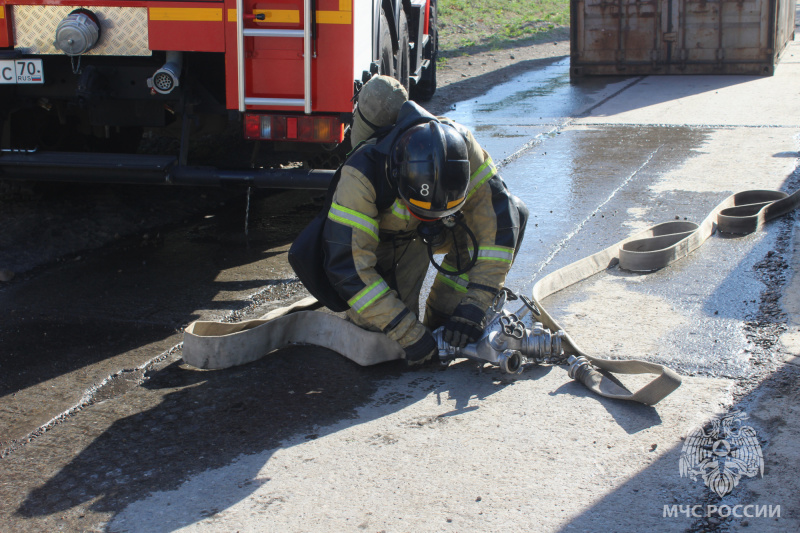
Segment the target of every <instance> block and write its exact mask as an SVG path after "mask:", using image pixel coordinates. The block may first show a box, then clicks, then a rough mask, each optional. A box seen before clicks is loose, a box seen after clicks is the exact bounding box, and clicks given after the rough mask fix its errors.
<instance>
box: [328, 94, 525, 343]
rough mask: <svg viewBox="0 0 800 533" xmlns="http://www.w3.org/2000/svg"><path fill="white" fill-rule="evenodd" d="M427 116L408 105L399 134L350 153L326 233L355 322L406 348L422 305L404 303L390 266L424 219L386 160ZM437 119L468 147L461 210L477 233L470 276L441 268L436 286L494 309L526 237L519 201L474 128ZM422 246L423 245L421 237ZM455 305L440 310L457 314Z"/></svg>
mask: <svg viewBox="0 0 800 533" xmlns="http://www.w3.org/2000/svg"><path fill="white" fill-rule="evenodd" d="M429 120H436V118H435V117H433V116H432V115H430V114H429V113H427V112H426V111H425V110H423V109H422V108H420V107H419V106H417V105H416V104H414V103H413V102H408V103H406V104H404V105H403V108H402V109H401V111H400V114H399V116H398V120H397V123H396V126H395V127H394V129H393V130H392V131H393V132H395V135H391V134H390V135H388V136H387V137H385V138H384V139H382V140H379V141H377V142H368V143H366V144H363V145H361V146H360V147H359V148H358V149H357V150H356V151H355V152H354V153H352V154H351V155H350V157H349V158H348V160H347V161H346V162H345V164H344V166H343V167H342V169H341V177H340V180H339V183H338V185H337V186H336V189H335V192H334V194H333V201H332V204H331V206H330V210H329V211H328V218H327V220H326V222H325V227H324V230H323V243H324V244H323V247H324V252H325V270H326V273H327V276H328V279H329V280H330V282H331V283H332V284H333V286H334V287H335V289H336V291H337V292H338V293H339V295H340V296H341V297H342V298H343V299H344V300H346V301H347V303H348V304H349V306H350V311H348V314H349V315H350V316H351V318H352V319H354V321H355V322H356V323H357V324H359V325H362V326H365V327H367V328H368V329H371V330H374V331H382V332H384V333H386V334H387V335H388V336H389V337H390V338H391V339H393V340H395V341H397V342H399V343H400V344H401V345H403V346H408V345H410V344H412V343H413V342H415V341H416V340H418V339H419V338H420V337H421V336H422V334H423V333H424V326H423V325H422V324H421V323H420V322H419V320H418V318H417V315H418V313H419V310H418V309H409V308H408V307H407V305H406V304H405V303H404V302H403V300H404V299H405V300H406V302H408V299H407V298H401V297H399V296H398V293H397V290H396V287H395V286H393V283H392V281H393V279H394V275H393V273H392V270H393V268H394V265H395V264H396V259H397V258H396V255H397V254H398V251H397V250H398V243H402V242H408V241H409V240H411V239H413V238H415V237H416V230H417V226H418V225H419V223H420V221H419V220H418V219H416V218H415V217H413V216H412V215H411V214H410V213H409V211H408V209H407V208H406V207H405V206H404V204H403V203H402V201H401V200H400V199H399V198H398V195H397V193H396V188H395V187H394V185H393V184H392V183H391V182H390V181H389V177H388V172H387V171H386V168H387V167H386V162H387V157H388V153H389V149H390V146H391V142H392V139H393V138H394V137H396V136H397V135H399V132H402V131H405V130H406V129H407V128H408V127H411V126H413V125H414V124H417V123H420V122H428V121H429ZM439 120H440V121H441V122H443V123H446V124H450V125H452V126H454V127H455V128H456V129H457V130H458V131H459V132H460V133H461V134H462V135H463V136H464V139H465V141H466V144H467V147H468V150H469V162H470V181H469V186H468V189H467V200H466V202H465V204H464V207H463V208H462V209H461V212H462V213H463V214H464V220H465V222H466V224H467V226H468V227H469V228H471V229H472V231H473V232H474V234H475V236H476V238H477V241H478V251H477V254H478V257H477V262H476V264H475V266H474V267H473V268H472V269H471V270H470V271H469V272H468V273H467V274H464V275H461V276H445V275H443V274H441V273H440V274H438V276H437V280H436V284H438V285H441V284H444V286H446V288H447V289H449V290H451V291H452V292H453V293H454V294H455V295H456V297H457V298H458V300H460V301H466V303H475V304H476V305H479V306H480V307H481V308H482V309H488V307H489V305H491V302H492V300H493V298H494V295H495V294H496V292H497V291H498V290H499V289H500V288H501V287H502V286H503V283H504V281H505V277H506V274H507V273H508V270H509V268H510V267H511V262H512V260H513V257H514V252H515V246H516V245H517V242H518V241H519V239H520V238H521V229H520V216H519V213H518V210H517V208H516V206H517V205H518V204H515V202H514V200H515V199H514V197H513V196H512V195H511V194H510V193H509V191H508V189H507V188H506V185H505V183H504V182H503V180H502V179H501V178H500V176H498V175H497V170H496V168H495V166H494V163H493V162H492V159H491V158H490V157H489V155H488V154H487V153H486V152H485V151H484V150H483V149H482V148H481V147H480V145H479V144H478V142H477V141H476V140H475V138H474V137H473V136H472V133H470V132H469V131H468V130H467V129H466V128H464V127H463V126H460V125H458V124H456V123H454V122H452V121H449V120H447V119H439ZM517 202H518V200H517ZM417 244H418V246H417V250H419V249H420V247H419V239H418V238H417ZM421 246H422V249H423V250H424V245H421ZM419 261H425V265H427V255H426V254H423V255H421V256H420V257H419ZM445 263H447V261H445ZM453 270H455V269H454V268H453ZM436 284H435V285H436ZM417 291H418V289H417ZM439 292H440V293H441V292H442V291H439ZM418 296H419V295H418V294H417V298H418ZM431 296H433V291H432V294H431ZM457 303H458V302H455V303H452V304H449V305H447V306H443V307H442V309H443V310H444V311H445V312H452V309H453V308H454V306H455V305H456V304H457ZM433 305H436V303H435V302H433ZM444 307H447V309H444Z"/></svg>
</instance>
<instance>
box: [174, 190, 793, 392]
mask: <svg viewBox="0 0 800 533" xmlns="http://www.w3.org/2000/svg"><path fill="white" fill-rule="evenodd" d="M798 205H800V191H795V192H794V193H793V194H791V195H789V194H787V193H784V192H779V191H762V190H754V191H744V192H740V193H736V194H733V195H731V196H729V197H728V198H726V199H725V200H723V201H722V202H721V203H720V204H719V205H717V206H716V207H715V208H714V209H713V210H712V211H711V213H710V214H709V215H708V216H707V217H706V219H705V220H704V221H703V222H702V223H700V224H695V223H693V222H678V221H676V222H667V223H663V224H657V225H655V226H651V227H650V228H648V229H646V230H643V231H640V232H639V233H636V234H634V235H632V236H631V237H628V238H626V239H623V240H622V241H620V242H618V243H616V244H614V245H612V246H609V247H608V248H606V249H604V250H601V251H600V252H597V253H595V254H593V255H591V256H589V257H586V258H584V259H581V260H579V261H576V262H574V263H572V264H570V265H567V266H565V267H563V268H560V269H558V270H556V271H555V272H552V273H550V274H548V275H546V276H545V277H543V278H542V279H540V280H539V281H537V282H536V284H535V285H534V287H533V294H532V298H530V299H527V298H522V300H523V302H524V303H525V308H527V309H528V310H529V311H531V312H532V313H533V315H534V319H535V322H534V323H533V326H532V327H531V328H530V329H527V328H525V327H524V325H523V324H522V322H521V319H522V318H523V315H524V314H525V313H526V311H525V310H524V309H522V310H521V311H520V312H519V314H516V313H508V312H507V311H505V310H504V305H503V304H505V300H506V299H507V297H508V295H509V294H510V291H503V294H505V296H504V297H502V298H501V299H499V300H496V301H495V303H494V305H493V306H492V308H491V309H490V310H489V311H488V312H487V317H486V319H487V320H486V323H487V325H486V327H485V329H484V333H483V336H482V337H481V338H480V339H479V340H478V341H477V342H475V343H473V344H471V345H468V346H466V347H464V348H458V349H456V348H453V347H451V346H449V345H447V343H445V342H444V341H443V339H442V334H441V331H439V330H437V332H435V333H436V338H437V342H438V345H439V346H438V347H439V358H440V361H443V363H449V362H450V361H452V360H453V359H456V358H468V359H473V360H477V361H478V362H482V363H491V364H494V365H496V366H498V367H499V368H500V369H501V370H502V371H503V372H509V373H512V374H513V373H519V372H520V371H521V370H522V368H523V366H524V365H526V364H531V363H533V364H541V363H548V362H549V363H556V364H561V363H568V364H569V365H570V369H569V375H570V377H572V378H573V379H576V380H577V381H580V382H581V383H583V384H584V385H586V386H587V387H588V388H589V389H590V390H592V391H593V392H595V393H597V394H599V395H601V396H605V397H608V398H615V399H623V400H632V401H637V402H640V403H644V404H647V405H655V404H656V403H658V402H659V401H661V400H662V399H663V398H664V397H665V396H667V395H668V394H670V393H671V392H672V391H674V390H675V389H677V388H678V387H679V386H680V383H681V379H680V376H678V374H676V373H675V372H674V371H672V370H670V369H669V368H667V367H664V366H662V365H658V364H656V363H652V362H649V361H639V360H633V359H628V360H623V359H613V360H612V359H606V358H602V357H595V356H592V355H590V354H588V353H587V352H586V351H584V350H583V349H582V348H581V347H580V346H579V345H578V343H577V342H576V341H575V340H574V339H573V338H572V337H571V336H570V335H569V334H568V333H567V332H566V331H564V330H563V328H561V327H560V326H559V324H558V322H557V321H556V320H555V319H554V318H553V317H552V316H551V315H550V314H549V313H548V312H547V311H546V310H545V309H544V307H542V305H541V301H542V300H544V299H545V298H547V297H548V296H550V295H552V294H554V293H556V292H558V291H560V290H562V289H565V288H567V287H569V286H571V285H573V284H575V283H578V282H580V281H582V280H584V279H586V278H589V277H591V276H593V275H595V274H597V273H599V272H602V271H604V270H606V269H609V268H612V267H615V266H619V268H621V269H625V270H630V271H634V272H651V271H655V270H659V269H661V268H664V267H666V266H668V265H670V264H671V263H674V262H675V261H678V260H680V259H682V258H683V257H686V256H687V255H688V254H689V253H691V252H692V251H694V250H695V249H696V248H698V247H699V246H700V245H701V244H703V242H705V240H706V239H707V238H708V237H710V236H711V235H712V234H713V233H714V232H715V231H721V232H725V233H733V234H746V233H752V232H754V231H757V230H758V229H760V228H761V227H762V226H763V225H764V224H765V223H766V222H767V221H769V220H771V219H773V218H776V217H778V216H781V215H783V214H786V213H788V212H790V211H792V210H794V209H795V208H797V206H798ZM320 306H321V304H319V302H317V301H316V300H315V299H314V298H306V299H304V300H301V301H299V302H297V303H295V304H293V305H291V306H289V307H285V308H280V309H276V310H275V311H272V312H270V313H268V314H267V315H265V316H264V317H262V318H261V319H258V320H248V321H244V322H239V323H233V324H231V323H220V322H204V321H197V322H193V323H191V324H189V326H187V327H186V329H185V331H184V342H183V359H184V361H185V362H187V363H188V364H190V365H192V366H195V367H197V368H227V367H230V366H234V365H239V364H244V363H248V362H251V361H255V360H256V359H259V358H261V357H263V356H264V355H266V354H267V353H270V352H272V351H274V350H277V349H279V348H282V347H285V346H287V345H290V344H313V345H318V346H322V347H326V348H329V349H331V350H334V351H336V352H338V353H340V354H342V355H344V356H345V357H347V358H349V359H351V360H353V361H355V362H356V363H358V364H360V365H364V366H366V365H372V364H377V363H382V362H385V361H390V360H393V359H400V358H402V356H403V349H402V347H401V346H400V345H399V344H398V343H396V342H394V341H392V340H391V339H389V338H388V337H387V336H386V335H384V334H382V333H379V332H371V331H366V330H363V329H361V328H359V327H358V326H356V325H354V324H352V323H350V322H347V321H345V320H343V319H341V318H339V317H337V316H335V315H331V314H327V313H321V312H314V311H310V309H316V308H319V307H320ZM567 352H569V354H570V355H569V356H568V357H567V359H566V360H564V354H565V353H567ZM614 374H655V375H656V378H655V379H653V380H652V381H651V382H650V383H648V384H647V385H645V386H643V387H642V388H640V389H639V390H637V391H635V392H631V391H629V390H628V389H627V388H625V386H624V385H623V384H622V383H620V382H619V381H618V380H617V379H616V378H615V377H614Z"/></svg>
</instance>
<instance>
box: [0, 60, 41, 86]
mask: <svg viewBox="0 0 800 533" xmlns="http://www.w3.org/2000/svg"><path fill="white" fill-rule="evenodd" d="M0 83H6V84H7V83H15V84H24V83H44V71H43V70H42V60H41V59H2V60H0Z"/></svg>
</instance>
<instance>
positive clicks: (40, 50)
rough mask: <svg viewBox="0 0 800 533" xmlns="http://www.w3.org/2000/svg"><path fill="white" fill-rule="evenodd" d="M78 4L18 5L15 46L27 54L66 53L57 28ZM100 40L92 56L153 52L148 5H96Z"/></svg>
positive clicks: (94, 11)
mask: <svg viewBox="0 0 800 533" xmlns="http://www.w3.org/2000/svg"><path fill="white" fill-rule="evenodd" d="M74 9H75V7H74V6H14V12H13V20H12V22H13V24H14V34H15V40H16V42H15V46H14V48H15V49H17V50H19V51H21V52H23V53H25V54H63V53H64V52H62V51H61V50H59V49H58V48H56V47H55V46H54V45H53V41H55V36H56V28H57V27H58V24H59V22H61V21H62V20H63V19H64V17H66V16H67V15H69V14H70V13H71V12H72V11H73V10H74ZM91 11H92V12H93V13H94V14H95V15H97V18H98V19H99V20H100V40H99V41H98V42H97V44H96V45H95V46H94V48H92V49H91V50H89V51H88V52H86V54H85V55H90V56H149V55H151V52H150V49H149V48H148V47H147V8H146V7H92V8H91Z"/></svg>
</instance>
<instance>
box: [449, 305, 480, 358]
mask: <svg viewBox="0 0 800 533" xmlns="http://www.w3.org/2000/svg"><path fill="white" fill-rule="evenodd" d="M485 315H486V313H485V312H484V311H482V310H481V309H480V307H478V306H477V305H473V304H459V306H458V307H456V310H455V311H453V314H452V315H450V320H448V321H447V322H445V324H444V340H445V341H446V342H447V344H449V345H450V346H453V347H455V348H463V347H464V346H466V345H467V344H469V343H471V342H475V341H476V340H478V339H479V338H480V336H481V334H483V318H484V316H485Z"/></svg>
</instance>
